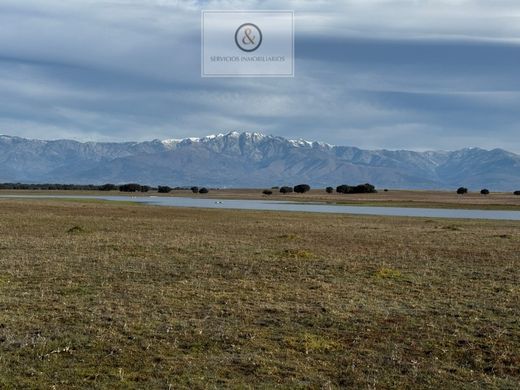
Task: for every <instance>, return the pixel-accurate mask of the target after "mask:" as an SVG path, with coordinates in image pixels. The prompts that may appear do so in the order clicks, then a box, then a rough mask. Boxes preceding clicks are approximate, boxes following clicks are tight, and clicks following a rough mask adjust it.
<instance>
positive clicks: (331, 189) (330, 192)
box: [325, 187, 334, 194]
mask: <svg viewBox="0 0 520 390" xmlns="http://www.w3.org/2000/svg"><path fill="white" fill-rule="evenodd" d="M325 191H327V194H332V193H333V192H334V188H332V187H327V188H325Z"/></svg>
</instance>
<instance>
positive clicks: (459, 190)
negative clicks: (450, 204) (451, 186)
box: [457, 187, 468, 195]
mask: <svg viewBox="0 0 520 390" xmlns="http://www.w3.org/2000/svg"><path fill="white" fill-rule="evenodd" d="M467 193H468V189H467V188H466V187H459V188H458V189H457V194H459V195H464V194H467Z"/></svg>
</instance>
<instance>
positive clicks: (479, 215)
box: [0, 195, 520, 221]
mask: <svg viewBox="0 0 520 390" xmlns="http://www.w3.org/2000/svg"><path fill="white" fill-rule="evenodd" d="M0 198H47V199H49V198H51V199H62V198H63V199H100V200H111V201H125V202H128V201H131V202H136V203H146V204H151V205H157V206H174V207H196V208H212V209H239V210H270V211H302V212H314V213H336V214H363V215H381V216H394V217H428V218H469V219H500V220H511V221H520V211H499V210H463V209H426V208H407V207H369V206H345V205H331V204H321V203H293V202H282V201H269V200H224V199H207V198H181V197H178V198H177V197H157V196H143V197H141V196H136V197H130V196H80V195H78V196H76V195H71V196H67V195H1V196H0Z"/></svg>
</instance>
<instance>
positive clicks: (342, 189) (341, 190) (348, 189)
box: [336, 184, 352, 194]
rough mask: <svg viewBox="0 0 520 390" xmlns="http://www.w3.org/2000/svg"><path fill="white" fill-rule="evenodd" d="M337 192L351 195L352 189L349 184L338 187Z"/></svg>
mask: <svg viewBox="0 0 520 390" xmlns="http://www.w3.org/2000/svg"><path fill="white" fill-rule="evenodd" d="M336 192H337V193H338V194H351V193H352V187H351V186H349V185H347V184H342V185H340V186H337V187H336Z"/></svg>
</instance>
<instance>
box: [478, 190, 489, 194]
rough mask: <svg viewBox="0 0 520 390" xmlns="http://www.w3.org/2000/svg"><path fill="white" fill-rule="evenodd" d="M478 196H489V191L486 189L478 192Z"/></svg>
mask: <svg viewBox="0 0 520 390" xmlns="http://www.w3.org/2000/svg"><path fill="white" fill-rule="evenodd" d="M480 195H489V190H488V189H487V188H484V189H482V190H480Z"/></svg>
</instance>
